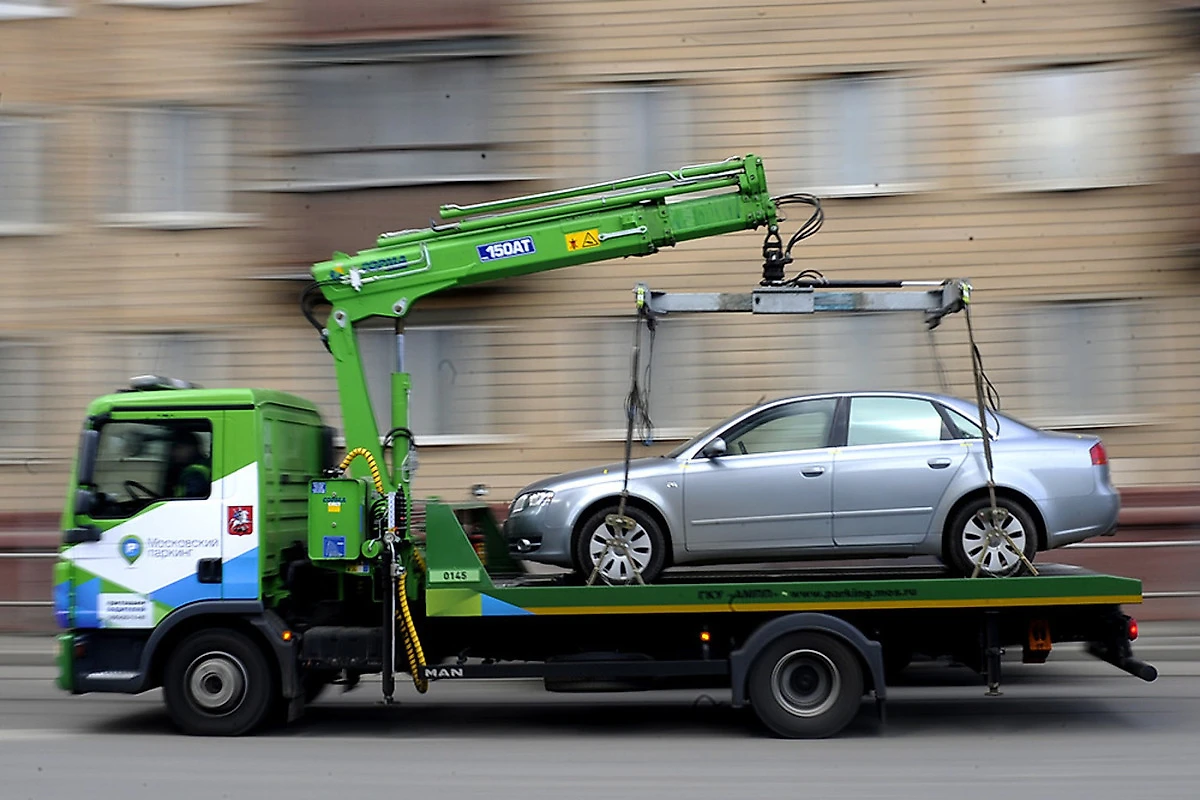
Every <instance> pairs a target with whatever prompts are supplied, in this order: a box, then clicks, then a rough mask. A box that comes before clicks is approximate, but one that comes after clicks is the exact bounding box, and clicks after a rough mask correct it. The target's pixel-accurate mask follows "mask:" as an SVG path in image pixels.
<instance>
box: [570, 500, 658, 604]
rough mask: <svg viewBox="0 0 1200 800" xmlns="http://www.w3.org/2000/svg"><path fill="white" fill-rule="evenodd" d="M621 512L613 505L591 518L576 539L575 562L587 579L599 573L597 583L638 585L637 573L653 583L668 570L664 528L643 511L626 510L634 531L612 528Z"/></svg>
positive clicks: (631, 508) (620, 527)
mask: <svg viewBox="0 0 1200 800" xmlns="http://www.w3.org/2000/svg"><path fill="white" fill-rule="evenodd" d="M617 510H618V507H617V505H616V504H615V503H614V504H613V505H611V506H605V507H604V508H601V509H600V510H598V511H597V512H596V513H594V514H592V515H591V516H590V517H588V518H587V519H586V520H584V523H583V525H581V526H580V528H579V534H578V535H577V536H576V538H575V559H576V563H578V564H579V567H580V572H581V574H582V575H583V577H584V578H585V579H586V578H588V577H590V576H591V575H592V573H593V571H597V568H596V565H597V563H598V564H599V570H598V574H597V580H598V581H603V582H605V583H611V584H623V583H637V576H636V575H635V570H636V573H638V574H640V575H641V578H642V581H643V582H645V583H650V582H652V581H653V580H654V579H655V578H657V577H658V575H659V573H661V572H662V570H663V568H664V567H665V566H666V561H667V540H666V536H665V535H664V534H663V531H662V528H661V527H660V526H659V525H658V523H657V522H655V521H654V519H653V518H652V517H651V516H650V515H649V514H647V513H646V512H645V511H643V510H641V509H640V508H636V507H633V506H626V508H625V516H626V517H628V518H629V519H630V520H631V521H632V523H633V527H632V528H630V529H628V530H626V529H625V528H624V527H622V526H620V525H617V524H613V520H611V519H610V517H613V516H615V515H616V513H617Z"/></svg>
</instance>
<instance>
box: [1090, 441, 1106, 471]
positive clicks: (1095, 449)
mask: <svg viewBox="0 0 1200 800" xmlns="http://www.w3.org/2000/svg"><path fill="white" fill-rule="evenodd" d="M1088 452H1089V453H1091V454H1092V466H1093V467H1097V466H1100V465H1101V464H1107V463H1108V453H1106V452H1104V443H1103V442H1096V443H1095V444H1094V445H1092V449H1091V450H1089V451H1088Z"/></svg>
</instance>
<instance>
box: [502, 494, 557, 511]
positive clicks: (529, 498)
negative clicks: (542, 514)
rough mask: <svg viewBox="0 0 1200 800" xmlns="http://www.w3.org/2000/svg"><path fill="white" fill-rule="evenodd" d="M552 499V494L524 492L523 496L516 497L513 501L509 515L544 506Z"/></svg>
mask: <svg viewBox="0 0 1200 800" xmlns="http://www.w3.org/2000/svg"><path fill="white" fill-rule="evenodd" d="M553 499H554V492H546V491H543V492H526V493H525V494H523V495H520V496H519V497H517V499H516V500H513V504H512V510H511V511H510V512H509V513H510V514H516V513H518V512H520V511H524V510H525V509H527V508H537V507H538V506H544V505H546V504H547V503H549V502H550V501H551V500H553Z"/></svg>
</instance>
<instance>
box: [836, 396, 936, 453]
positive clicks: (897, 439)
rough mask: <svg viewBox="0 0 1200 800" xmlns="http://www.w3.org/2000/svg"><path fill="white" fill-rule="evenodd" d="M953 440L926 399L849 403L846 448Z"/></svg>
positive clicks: (870, 399) (866, 399)
mask: <svg viewBox="0 0 1200 800" xmlns="http://www.w3.org/2000/svg"><path fill="white" fill-rule="evenodd" d="M954 438H956V437H955V435H954V433H952V432H951V431H950V430H949V429H948V428H947V427H946V423H945V422H944V421H943V420H942V415H941V414H939V413H938V412H937V409H936V408H934V407H933V404H932V403H930V402H929V401H928V400H921V399H919V398H915V397H855V398H853V399H852V400H851V401H850V421H849V426H848V430H847V435H846V444H847V445H868V444H905V443H909V442H936V441H940V440H943V439H954Z"/></svg>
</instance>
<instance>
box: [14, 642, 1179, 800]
mask: <svg viewBox="0 0 1200 800" xmlns="http://www.w3.org/2000/svg"><path fill="white" fill-rule="evenodd" d="M1159 667H1160V670H1161V677H1160V678H1159V679H1158V681H1157V682H1155V683H1152V684H1147V683H1143V682H1142V681H1139V680H1137V679H1136V678H1133V677H1130V676H1128V675H1125V674H1124V673H1121V672H1118V671H1116V670H1115V669H1113V668H1111V667H1108V666H1107V665H1104V664H1100V663H1098V662H1097V663H1091V662H1086V661H1069V662H1064V663H1060V664H1046V665H1041V666H1032V665H1030V666H1026V665H1020V664H1017V665H1008V666H1006V669H1007V675H1006V678H1007V680H1006V683H1005V686H1004V687H1003V690H1004V696H1003V697H999V698H988V697H985V696H984V695H983V687H982V686H980V685H979V684H978V683H977V682H976V679H975V677H974V676H972V675H970V674H969V673H967V672H966V671H965V670H961V669H955V668H951V667H940V666H939V667H933V666H927V665H917V666H915V667H914V668H913V669H912V670H911V674H910V676H909V677H908V678H907V679H906V680H905V682H904V685H901V686H897V687H895V688H893V689H892V690H891V692H892V697H891V699H890V701H889V704H888V722H887V724H886V726H880V724H879V723H878V721H877V720H876V718H875V716H874V713H873V706H872V705H870V704H864V706H863V709H862V713H861V714H860V715H859V717H858V719H857V720H856V721H855V722H854V723H853V724H852V726H851V727H850V728H849V729H848V730H847V731H846V732H844V734H843V735H842V736H841V737H839V738H837V739H831V740H824V741H783V740H777V739H773V738H770V737H769V736H768V735H766V734H765V733H763V731H762V730H760V729H759V727H758V725H757V724H756V723H755V722H754V720H753V718H752V717H751V715H750V714H749V713H748V712H740V711H736V710H733V709H731V708H729V706H728V695H727V694H721V693H717V694H714V695H712V696H708V695H703V696H702V695H700V694H699V693H696V692H670V693H645V694H638V695H591V696H580V695H550V694H546V693H545V692H543V691H542V690H541V688H540V685H538V684H531V683H529V682H511V683H503V684H494V685H489V686H483V685H467V684H448V683H442V684H435V685H434V686H433V687H432V688H431V690H430V693H429V694H427V695H425V696H417V695H416V694H415V693H414V692H413V691H412V689H411V686H407V685H405V686H403V687H402V691H401V692H400V693H399V695H398V699H400V701H401V703H400V705H398V706H396V707H391V708H387V707H383V706H380V705H379V704H378V702H377V699H378V687H377V685H375V684H372V683H368V682H366V681H364V683H363V685H362V687H360V688H359V689H358V690H356V691H354V692H351V693H349V694H346V695H340V694H339V693H338V692H337V691H332V692H329V693H328V695H327V696H326V697H323V698H322V699H321V700H319V701H318V702H317V704H316V705H314V706H312V707H311V708H310V709H309V711H308V714H307V715H306V718H305V719H304V720H303V721H302V722H299V723H294V724H293V725H292V726H291V727H289V728H286V729H283V730H276V731H271V732H268V733H265V734H260V735H258V736H255V737H251V738H244V739H238V740H229V739H196V738H189V737H183V736H179V735H177V734H175V733H174V732H173V730H172V729H171V727H170V723H169V721H168V719H167V717H166V715H165V713H164V712H163V710H162V707H161V704H160V700H159V695H158V692H153V693H149V694H146V695H142V696H137V697H125V696H95V695H93V696H85V697H68V696H65V695H63V694H60V693H59V692H58V691H57V690H56V689H55V688H54V687H53V685H52V684H51V682H50V681H51V677H52V675H53V672H52V670H50V669H47V668H45V667H0V798H3V800H57V799H58V798H77V797H89V798H96V799H97V800H106V799H107V798H113V799H114V800H117V799H118V798H119V800H141V799H142V798H147V799H149V798H152V799H153V800H164V798H167V799H168V800H192V798H197V799H199V798H203V799H204V800H209V799H210V798H221V799H222V800H224V799H226V798H227V799H228V800H239V799H240V798H253V799H254V800H264V798H267V797H269V796H271V795H275V796H277V797H279V798H284V797H286V798H289V800H290V799H291V798H309V797H311V798H322V799H323V800H328V798H335V800H341V799H342V798H346V799H347V800H349V798H352V797H353V798H360V797H372V796H374V797H389V798H393V797H395V798H400V797H407V798H412V797H416V796H420V797H425V798H447V799H449V798H459V797H472V798H475V797H483V796H487V797H489V798H510V797H511V798H529V799H530V800H534V799H535V798H550V797H553V798H591V797H605V798H608V797H617V796H623V797H662V798H667V797H671V796H675V797H679V798H688V800H691V798H709V797H712V798H717V797H719V798H723V799H726V798H740V797H745V798H758V797H780V798H785V797H786V798H794V797H806V798H838V800H848V799H849V798H941V797H946V798H955V800H959V799H960V798H971V800H989V799H990V798H1006V800H1011V798H1014V797H1019V798H1023V799H1024V798H1038V797H1047V798H1050V797H1053V798H1056V800H1058V799H1063V800H1065V798H1076V797H1081V798H1088V800H1106V798H1112V799H1113V800H1129V798H1138V799H1139V800H1152V798H1195V797H1196V796H1197V791H1198V790H1197V786H1200V756H1198V753H1200V751H1198V750H1197V747H1196V742H1197V734H1200V680H1198V678H1200V662H1196V661H1174V662H1164V663H1161V664H1160V665H1159ZM368 793H370V794H368Z"/></svg>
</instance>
